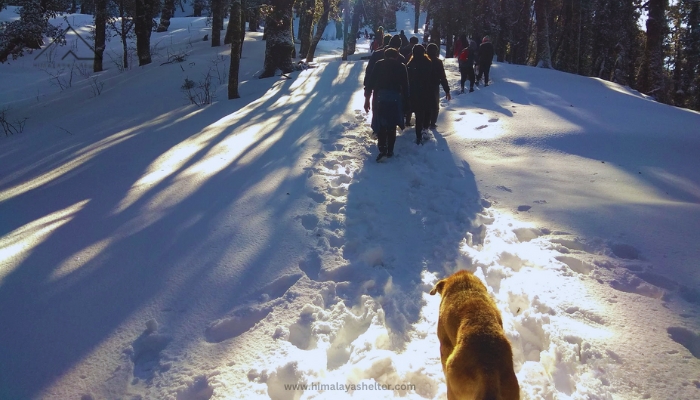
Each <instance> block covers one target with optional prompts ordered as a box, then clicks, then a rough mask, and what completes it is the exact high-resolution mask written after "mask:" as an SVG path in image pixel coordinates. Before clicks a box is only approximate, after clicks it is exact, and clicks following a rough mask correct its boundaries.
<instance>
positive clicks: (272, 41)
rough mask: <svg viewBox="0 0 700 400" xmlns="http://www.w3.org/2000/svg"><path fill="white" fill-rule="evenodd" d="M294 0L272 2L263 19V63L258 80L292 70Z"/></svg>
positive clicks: (275, 0) (274, 0)
mask: <svg viewBox="0 0 700 400" xmlns="http://www.w3.org/2000/svg"><path fill="white" fill-rule="evenodd" d="M293 5H294V0H272V11H271V12H270V14H269V15H268V16H267V18H266V19H265V36H266V39H267V40H266V41H265V62H264V64H263V72H262V74H261V75H260V78H269V77H271V76H275V72H276V71H277V70H278V69H279V70H281V71H282V73H289V72H292V71H293V70H294V68H293V64H292V51H293V50H294V43H293V42H292V6H293Z"/></svg>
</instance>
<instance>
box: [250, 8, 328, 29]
mask: <svg viewBox="0 0 700 400" xmlns="http://www.w3.org/2000/svg"><path fill="white" fill-rule="evenodd" d="M314 3H315V2H314ZM248 30H249V31H250V32H257V31H259V30H260V7H255V8H254V9H253V12H251V13H250V18H249V19H248Z"/></svg>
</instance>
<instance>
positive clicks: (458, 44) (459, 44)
mask: <svg viewBox="0 0 700 400" xmlns="http://www.w3.org/2000/svg"><path fill="white" fill-rule="evenodd" d="M466 40H467V37H466V35H461V36H460V37H458V38H457V39H456V40H455V43H454V51H453V52H452V55H453V57H454V58H458V57H459V54H460V53H461V52H462V50H463V49H464V46H465V44H464V43H465V41H466Z"/></svg>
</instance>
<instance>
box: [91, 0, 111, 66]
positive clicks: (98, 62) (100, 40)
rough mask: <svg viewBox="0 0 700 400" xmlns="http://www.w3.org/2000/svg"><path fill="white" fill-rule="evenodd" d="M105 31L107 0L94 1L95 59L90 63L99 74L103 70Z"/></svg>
mask: <svg viewBox="0 0 700 400" xmlns="http://www.w3.org/2000/svg"><path fill="white" fill-rule="evenodd" d="M106 31H107V0H96V1H95V58H94V60H93V63H92V70H93V71H94V72H100V71H102V70H103V66H102V57H103V56H104V52H105V39H106Z"/></svg>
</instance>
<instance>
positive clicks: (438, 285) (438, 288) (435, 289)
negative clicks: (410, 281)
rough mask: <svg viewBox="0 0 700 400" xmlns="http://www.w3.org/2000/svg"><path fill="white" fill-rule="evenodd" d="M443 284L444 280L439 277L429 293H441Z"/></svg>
mask: <svg viewBox="0 0 700 400" xmlns="http://www.w3.org/2000/svg"><path fill="white" fill-rule="evenodd" d="M444 286H445V280H444V279H441V280H439V281H438V283H436V284H435V286H434V287H433V289H432V290H431V291H430V294H431V295H434V294H435V293H440V294H442V288H443V287H444Z"/></svg>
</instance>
